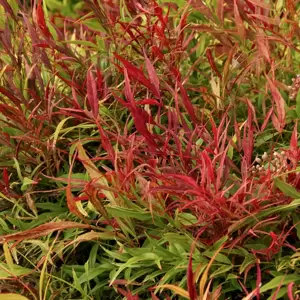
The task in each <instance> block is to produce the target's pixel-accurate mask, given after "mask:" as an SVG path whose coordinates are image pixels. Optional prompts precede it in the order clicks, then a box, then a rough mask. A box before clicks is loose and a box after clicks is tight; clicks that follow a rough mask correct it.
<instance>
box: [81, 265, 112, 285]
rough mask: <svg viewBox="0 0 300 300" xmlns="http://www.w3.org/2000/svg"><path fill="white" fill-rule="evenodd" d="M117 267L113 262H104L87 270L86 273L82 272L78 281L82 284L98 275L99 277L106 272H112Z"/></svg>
mask: <svg viewBox="0 0 300 300" xmlns="http://www.w3.org/2000/svg"><path fill="white" fill-rule="evenodd" d="M114 268H115V266H114V265H112V264H102V265H101V266H99V267H96V268H93V269H89V270H87V271H85V273H84V274H82V275H81V276H80V277H79V278H78V283H79V284H82V283H84V282H87V281H90V280H92V279H94V278H96V277H98V276H99V275H101V274H103V273H105V272H107V273H108V272H110V271H111V270H113V269H114Z"/></svg>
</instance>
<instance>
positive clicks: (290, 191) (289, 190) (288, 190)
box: [274, 178, 300, 199]
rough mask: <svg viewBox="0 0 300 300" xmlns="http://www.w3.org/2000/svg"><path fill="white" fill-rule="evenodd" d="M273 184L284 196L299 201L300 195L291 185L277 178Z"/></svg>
mask: <svg viewBox="0 0 300 300" xmlns="http://www.w3.org/2000/svg"><path fill="white" fill-rule="evenodd" d="M274 182H275V186H276V187H278V188H279V189H280V190H281V191H282V192H283V193H284V194H285V195H286V196H288V197H291V198H293V199H300V193H298V192H297V190H296V189H295V188H294V187H292V186H291V185H289V184H287V183H285V182H283V181H281V180H280V179H278V178H275V179H274Z"/></svg>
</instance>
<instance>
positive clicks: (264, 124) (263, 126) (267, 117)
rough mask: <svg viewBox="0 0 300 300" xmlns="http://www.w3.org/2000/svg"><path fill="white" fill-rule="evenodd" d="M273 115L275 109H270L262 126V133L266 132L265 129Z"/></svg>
mask: <svg viewBox="0 0 300 300" xmlns="http://www.w3.org/2000/svg"><path fill="white" fill-rule="evenodd" d="M272 113H273V107H271V108H270V110H269V111H268V113H267V114H266V116H265V119H264V122H263V124H262V125H261V128H260V131H261V132H263V131H264V130H265V128H266V127H267V125H268V122H269V119H270V117H271V115H272Z"/></svg>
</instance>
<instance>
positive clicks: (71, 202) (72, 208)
mask: <svg viewBox="0 0 300 300" xmlns="http://www.w3.org/2000/svg"><path fill="white" fill-rule="evenodd" d="M66 198H67V205H68V208H69V211H70V213H72V214H74V215H75V216H77V217H78V218H80V219H81V220H84V217H83V215H82V214H81V212H80V211H79V209H78V208H77V206H76V201H75V199H74V196H73V194H72V191H71V185H70V184H68V185H67V188H66Z"/></svg>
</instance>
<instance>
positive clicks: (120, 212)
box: [105, 206, 152, 221]
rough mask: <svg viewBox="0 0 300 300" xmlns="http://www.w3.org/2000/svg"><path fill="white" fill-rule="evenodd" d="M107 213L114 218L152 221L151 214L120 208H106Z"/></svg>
mask: <svg viewBox="0 0 300 300" xmlns="http://www.w3.org/2000/svg"><path fill="white" fill-rule="evenodd" d="M105 208H106V210H107V212H108V213H109V214H110V215H111V216H113V217H123V218H134V219H137V220H140V221H146V220H151V219H152V216H151V214H150V212H144V211H136V210H133V209H129V208H122V207H118V206H106V207H105Z"/></svg>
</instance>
